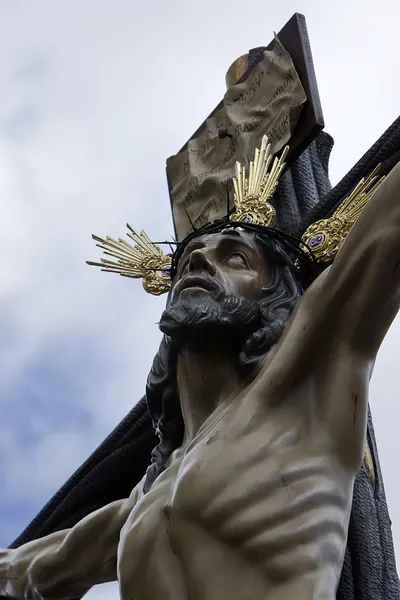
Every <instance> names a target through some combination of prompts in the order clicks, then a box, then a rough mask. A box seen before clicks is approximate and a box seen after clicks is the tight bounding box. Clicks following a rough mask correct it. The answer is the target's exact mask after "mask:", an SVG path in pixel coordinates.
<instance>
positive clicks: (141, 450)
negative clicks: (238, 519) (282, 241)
mask: <svg viewBox="0 0 400 600" xmlns="http://www.w3.org/2000/svg"><path fill="white" fill-rule="evenodd" d="M332 145H333V140H332V138H331V137H330V136H329V135H327V134H326V133H321V134H320V135H319V136H318V137H317V138H316V140H315V141H314V142H313V143H312V144H311V145H310V146H309V147H308V148H307V150H305V151H304V152H303V153H302V155H301V156H300V157H299V158H298V159H297V160H296V161H295V162H294V163H293V164H292V165H291V167H290V168H289V169H288V170H287V171H286V173H285V174H284V175H283V176H282V178H281V181H280V184H279V187H278V189H277V192H276V194H275V196H274V205H275V208H276V211H277V220H278V226H279V228H280V229H284V230H285V231H287V232H289V233H292V234H293V235H296V236H300V235H301V234H302V233H303V232H304V231H305V229H306V228H307V226H308V225H309V224H310V223H312V222H313V221H315V220H316V219H321V218H324V217H326V216H328V215H330V214H332V212H333V210H334V208H336V206H337V205H338V204H340V202H341V201H342V200H343V199H344V197H345V196H346V195H347V194H348V192H350V191H351V189H352V188H353V187H354V186H355V185H356V184H357V183H358V181H359V180H360V179H361V178H362V177H363V176H365V175H368V174H369V173H370V172H371V171H372V170H373V168H374V167H375V166H376V165H377V164H378V163H379V162H382V164H383V169H382V173H383V174H384V173H387V172H389V171H390V170H391V168H392V167H393V166H394V165H395V164H396V163H397V162H398V161H399V159H400V119H398V120H396V121H395V123H394V124H393V125H392V126H391V127H390V128H389V129H388V130H387V131H386V133H385V134H384V135H383V136H382V137H381V138H380V139H379V140H378V142H376V144H375V145H374V146H373V147H372V148H371V149H370V150H369V151H368V152H367V153H366V154H365V155H364V157H363V158H362V159H361V160H360V161H359V162H358V163H357V165H356V166H355V167H354V168H353V169H352V170H351V171H350V172H349V173H348V174H347V175H346V176H345V177H344V178H343V179H342V181H341V182H340V183H339V184H338V185H337V186H336V187H335V188H334V189H331V185H330V183H329V178H328V161H329V155H330V152H331V149H332ZM368 441H369V445H370V449H371V452H372V456H373V462H374V469H375V485H374V486H373V485H372V483H371V480H370V478H369V476H368V474H367V472H366V470H365V469H364V467H362V469H361V471H360V473H359V475H358V476H357V478H356V481H355V486H354V496H353V507H352V513H351V518H350V524H349V536H348V545H347V550H346V556H345V561H344V565H343V570H342V577H341V581H340V585H339V589H338V593H337V599H338V600H399V599H400V586H399V580H398V575H397V571H396V565H395V557H394V549H393V540H392V533H391V521H390V518H389V515H388V510H387V504H386V498H385V492H384V486H383V481H382V474H381V470H380V466H379V461H378V453H377V448H376V443H375V436H374V429H373V424H372V419H371V416H369V421H368ZM157 443H158V438H157V437H156V435H155V433H154V430H153V426H152V421H151V418H150V414H149V412H148V408H147V403H146V398H145V397H144V398H142V400H140V402H138V404H136V406H135V407H134V408H133V409H132V410H131V411H130V413H129V414H128V415H127V416H126V417H125V419H124V420H123V421H121V423H120V424H119V425H118V426H117V427H116V428H115V429H114V431H113V432H112V433H111V434H110V435H109V436H108V437H107V438H106V440H105V441H104V442H103V443H102V444H101V445H100V446H99V448H98V449H97V450H95V452H94V453H93V454H92V455H91V456H90V458H88V460H87V461H86V462H85V463H84V464H83V465H82V466H81V467H80V468H79V469H78V470H77V471H76V473H75V474H74V475H73V476H72V477H71V478H70V479H69V480H68V481H67V482H66V483H65V485H64V486H63V487H62V488H61V489H60V490H59V492H57V494H56V495H55V496H54V497H53V498H52V499H51V500H50V501H49V502H48V504H47V505H46V506H45V507H44V508H43V509H42V510H41V511H40V513H39V514H38V515H37V517H36V518H35V519H34V520H33V521H32V522H31V523H30V525H28V527H27V528H26V529H25V531H24V532H23V533H22V534H21V535H20V536H19V537H18V539H17V540H15V542H14V543H13V544H12V546H11V547H17V546H19V545H21V544H23V543H25V542H28V541H30V540H32V539H35V538H38V537H42V536H44V535H47V534H49V533H52V532H54V531H57V530H60V529H65V528H69V527H72V526H73V525H75V523H77V522H78V521H79V520H81V519H82V518H83V517H84V516H85V515H87V514H88V513H90V512H93V511H94V510H96V509H98V508H100V507H101V506H104V505H105V504H108V503H109V502H112V501H113V500H117V499H120V498H124V497H127V496H129V494H130V492H131V490H132V488H133V487H134V486H135V485H136V483H138V481H139V480H140V479H141V478H142V476H143V475H144V473H145V471H146V468H147V466H148V465H149V463H150V457H151V451H152V449H153V448H154V447H155V446H156V444H157Z"/></svg>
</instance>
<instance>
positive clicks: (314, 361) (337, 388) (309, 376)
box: [256, 164, 400, 472]
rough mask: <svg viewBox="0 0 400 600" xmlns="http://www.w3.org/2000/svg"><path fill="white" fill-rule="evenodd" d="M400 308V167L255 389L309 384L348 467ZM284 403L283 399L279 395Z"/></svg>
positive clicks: (354, 460) (356, 456)
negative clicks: (376, 370) (378, 365)
mask: <svg viewBox="0 0 400 600" xmlns="http://www.w3.org/2000/svg"><path fill="white" fill-rule="evenodd" d="M399 308H400V164H399V165H397V166H396V167H395V168H394V169H393V170H392V171H391V173H390V174H389V175H388V177H387V178H386V180H385V181H384V182H383V184H382V185H381V186H380V187H379V188H378V190H377V191H376V193H375V194H374V196H373V197H372V198H371V200H370V201H369V202H368V204H367V206H366V207H365V208H364V210H363V212H362V214H361V216H360V217H359V219H358V221H357V222H356V224H355V225H354V227H353V228H352V230H351V232H350V234H349V235H348V237H347V239H346V241H345V242H344V244H343V246H342V248H341V250H340V252H339V253H338V255H337V257H336V259H335V261H334V263H333V265H332V266H331V267H330V268H328V269H326V271H324V272H323V273H322V274H321V275H320V276H319V277H318V278H317V280H316V281H315V282H314V283H313V285H312V286H311V287H310V288H309V289H308V290H307V292H306V293H305V295H304V297H303V298H302V300H301V301H300V302H299V305H298V307H297V309H296V311H295V313H294V314H293V317H292V320H291V324H290V326H288V327H287V329H286V330H285V332H284V335H283V336H282V339H281V340H280V342H279V344H278V346H277V348H276V349H275V352H273V353H271V356H270V359H269V361H268V362H267V363H266V365H265V369H264V373H261V377H260V378H259V381H258V382H257V383H256V389H257V390H259V393H260V394H265V392H266V391H267V390H268V393H270V394H274V392H275V391H277V388H283V389H288V387H290V388H293V389H296V387H297V388H298V387H299V386H300V385H302V382H303V383H304V382H308V384H309V386H310V388H307V389H309V392H310V393H312V394H313V395H314V397H315V398H316V399H318V406H319V410H318V414H319V415H320V416H321V417H322V418H323V419H324V421H325V423H326V427H327V429H328V430H329V431H330V432H331V434H332V436H333V438H334V440H335V441H336V443H337V447H338V448H340V450H341V455H342V458H343V460H345V461H346V463H347V464H348V465H349V466H350V468H351V469H352V470H354V472H357V470H358V469H359V466H360V463H361V460H362V455H363V448H364V443H365V429H366V420H367V406H368V386H369V379H370V376H371V373H372V369H373V366H374V361H375V358H376V354H377V352H378V350H379V347H380V345H381V343H382V341H383V338H384V337H385V335H386V333H387V330H388V329H389V327H390V325H391V323H392V321H393V319H394V317H395V316H396V314H397V312H398V310H399ZM275 395H276V396H277V397H279V394H275Z"/></svg>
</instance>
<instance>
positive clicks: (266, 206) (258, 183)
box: [230, 135, 289, 227]
mask: <svg viewBox="0 0 400 600" xmlns="http://www.w3.org/2000/svg"><path fill="white" fill-rule="evenodd" d="M288 151H289V147H288V146H286V148H285V149H284V150H283V152H282V155H281V156H280V158H276V157H275V159H274V161H273V164H272V167H271V168H270V165H271V162H272V158H273V155H272V153H271V144H270V143H268V138H267V136H266V135H264V136H263V138H262V142H261V148H257V149H256V151H255V155H254V161H251V162H250V165H249V175H248V177H246V169H245V167H243V166H242V165H241V164H240V163H239V162H237V163H236V177H234V178H233V186H234V191H235V194H234V199H235V211H234V212H233V214H232V215H231V217H230V219H231V220H232V221H241V222H245V223H254V224H257V225H264V226H265V227H268V226H269V225H271V223H272V221H273V219H274V216H275V209H274V207H273V206H272V205H271V204H270V203H269V202H268V200H269V199H270V198H272V196H273V194H274V192H275V190H276V188H277V186H278V182H279V177H280V175H281V173H282V171H283V169H284V168H285V158H286V156H287V153H288Z"/></svg>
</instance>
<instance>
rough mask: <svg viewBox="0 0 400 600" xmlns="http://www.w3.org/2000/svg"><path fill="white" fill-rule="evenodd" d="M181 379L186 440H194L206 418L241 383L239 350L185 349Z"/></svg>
mask: <svg viewBox="0 0 400 600" xmlns="http://www.w3.org/2000/svg"><path fill="white" fill-rule="evenodd" d="M177 379H178V393H179V399H180V403H181V408H182V414H183V420H184V425H185V440H186V441H187V442H190V441H191V440H193V438H194V437H195V435H196V434H197V432H198V430H199V428H200V427H201V425H202V424H203V423H204V422H205V421H206V419H207V418H208V417H209V416H210V415H211V414H212V413H213V412H214V411H215V409H216V408H218V406H220V405H221V404H222V403H223V402H224V401H227V400H228V399H229V397H230V396H231V394H232V393H233V392H234V391H235V390H236V389H237V388H238V386H239V385H240V383H241V381H242V378H241V377H240V373H239V366H238V357H237V353H235V354H233V352H232V351H231V350H229V349H228V348H226V347H222V348H221V347H216V346H214V347H213V348H205V349H202V350H201V351H198V350H192V349H184V350H181V351H180V352H179V354H178V364H177Z"/></svg>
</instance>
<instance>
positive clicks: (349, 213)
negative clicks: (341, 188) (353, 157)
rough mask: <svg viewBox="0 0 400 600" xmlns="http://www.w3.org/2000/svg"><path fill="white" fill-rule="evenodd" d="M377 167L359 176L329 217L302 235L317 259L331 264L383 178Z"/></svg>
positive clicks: (310, 227)
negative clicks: (366, 174) (365, 176)
mask: <svg viewBox="0 0 400 600" xmlns="http://www.w3.org/2000/svg"><path fill="white" fill-rule="evenodd" d="M380 167H381V165H378V166H377V167H375V169H374V170H373V171H372V173H371V174H370V175H369V176H368V177H367V178H366V179H364V178H363V179H361V181H360V182H359V183H358V184H357V185H356V187H355V188H354V190H353V191H352V192H351V194H350V196H348V197H347V198H345V200H343V202H342V203H341V205H340V206H339V208H337V209H336V211H335V212H334V213H333V215H332V216H331V217H329V219H322V220H320V221H316V222H315V223H312V225H310V226H309V227H308V229H307V230H306V231H305V233H304V234H303V236H302V240H303V242H304V243H305V244H307V246H308V247H309V248H310V249H311V250H312V252H313V254H314V257H315V258H316V260H317V261H318V262H321V263H326V264H327V263H331V262H332V261H333V259H334V258H335V256H336V254H337V253H338V252H339V250H340V248H341V246H342V245H343V242H344V241H345V239H346V237H347V236H348V234H349V233H350V230H351V228H352V227H353V225H354V223H355V222H356V221H357V219H358V217H359V216H360V214H361V212H362V210H363V208H364V206H365V205H366V204H367V202H368V201H369V200H370V198H371V197H372V196H373V194H374V193H375V192H376V190H377V189H378V187H379V186H380V185H381V183H382V182H383V180H384V177H381V178H380V179H378V177H377V173H378V171H379V169H380Z"/></svg>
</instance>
